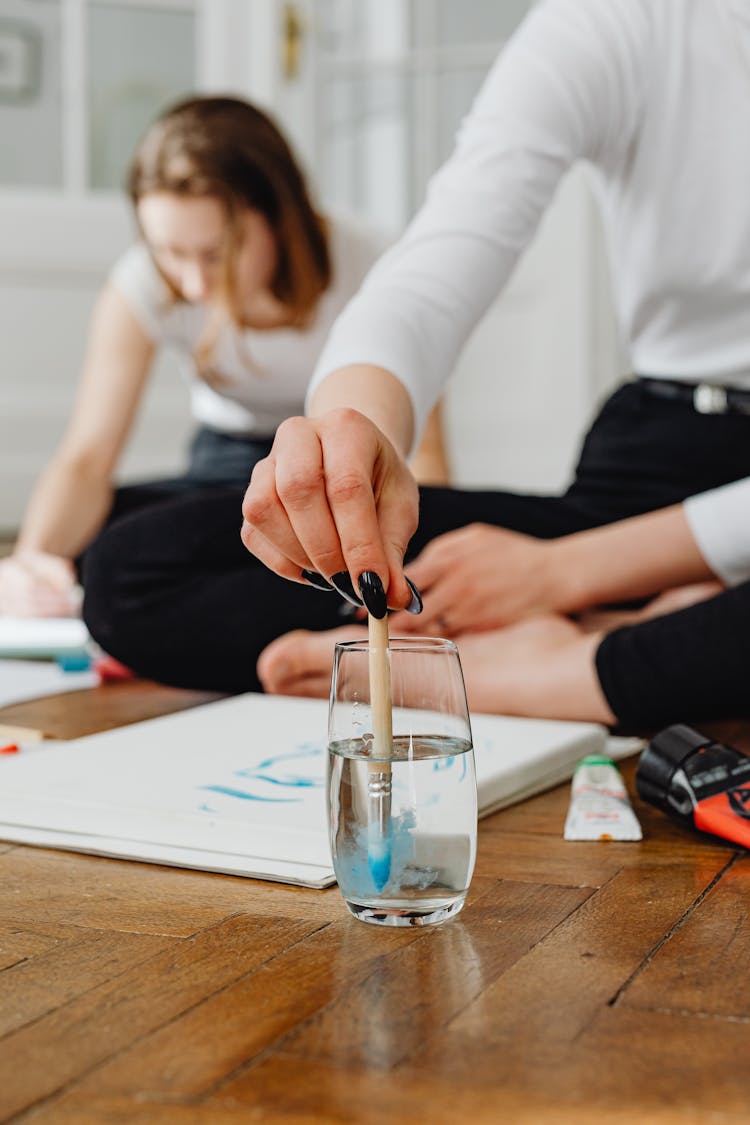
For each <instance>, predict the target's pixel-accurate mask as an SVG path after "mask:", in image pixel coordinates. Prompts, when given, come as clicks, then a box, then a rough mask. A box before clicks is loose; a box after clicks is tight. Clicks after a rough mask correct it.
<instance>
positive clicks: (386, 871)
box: [367, 833, 391, 894]
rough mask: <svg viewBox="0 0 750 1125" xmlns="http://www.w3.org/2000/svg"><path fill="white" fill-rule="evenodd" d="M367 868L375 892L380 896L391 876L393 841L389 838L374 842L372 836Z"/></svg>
mask: <svg viewBox="0 0 750 1125" xmlns="http://www.w3.org/2000/svg"><path fill="white" fill-rule="evenodd" d="M389 835H390V833H389ZM367 866H368V868H369V870H370V875H371V877H372V881H373V883H374V884H375V890H376V891H377V892H378V894H380V892H381V891H382V889H383V887H384V886H385V885H386V883H387V882H388V879H389V878H390V874H391V841H390V839H389V836H383V837H382V838H380V839H375V840H373V839H372V834H370V839H369V840H368V844H367Z"/></svg>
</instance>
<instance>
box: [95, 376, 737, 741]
mask: <svg viewBox="0 0 750 1125" xmlns="http://www.w3.org/2000/svg"><path fill="white" fill-rule="evenodd" d="M219 444H221V443H219ZM217 456H219V454H218V453H217ZM243 465H244V462H243ZM744 476H750V417H745V416H739V415H720V416H718V415H699V414H697V413H695V411H694V410H693V409H692V408H691V407H690V406H688V405H686V404H683V403H680V402H674V401H668V400H663V399H658V398H655V397H653V396H652V395H649V394H648V392H647V391H646V389H645V388H644V387H643V385H642V384H640V383H638V382H634V383H627V384H625V385H624V386H622V387H621V388H619V390H617V391H616V392H615V393H614V394H613V395H612V396H611V397H610V398H609V399H608V400H607V402H606V403H605V404H604V407H603V409H602V410H601V412H600V414H599V415H598V417H597V418H596V420H595V421H594V423H593V425H592V427H591V429H590V430H589V432H588V434H587V435H586V438H585V440H584V443H583V447H582V450H581V454H580V458H579V462H578V466H577V469H576V473H575V479H574V480H573V482H572V484H571V485H570V487H569V488H568V490H567V491H566V492H565V493H564V494H563V495H562V496H536V495H520V494H515V493H509V492H501V491H475V490H471V491H470V490H460V489H446V488H423V489H422V490H421V504H420V522H419V528H418V530H417V533H416V534H415V536H414V538H413V540H412V542H411V544H410V547H409V552H408V554H407V558H408V557H413V556H414V555H415V554H417V553H418V552H419V551H420V550H421V549H422V547H423V546H424V545H425V544H426V543H427V542H429V541H430V540H431V539H433V538H435V537H436V536H437V535H440V534H442V533H444V532H446V531H451V530H454V529H456V528H459V527H463V526H465V525H466V524H469V523H473V522H482V523H488V524H493V525H495V526H501V527H507V528H510V529H512V530H517V531H522V532H526V533H527V534H531V535H535V536H538V537H540V538H554V537H557V536H560V535H567V534H570V533H572V532H576V531H581V530H583V529H585V528H590V527H595V526H599V525H602V524H606V523H610V522H613V521H615V520H619V519H623V518H626V517H628V516H632V515H637V514H640V513H643V512H647V511H652V510H655V509H658V508H663V507H667V506H669V505H671V504H674V503H678V502H680V501H682V500H684V499H685V498H686V497H687V496H690V495H693V494H695V493H697V492H701V491H704V490H706V489H708V488H713V487H715V486H717V485H720V484H724V483H727V482H729V481H731V480H736V479H739V478H740V477H744ZM248 477H249V468H248V471H247V472H246V473H244V472H243V475H242V477H241V479H229V478H227V479H220V480H207V479H205V478H204V477H201V476H200V474H198V475H197V476H196V475H195V474H193V475H192V476H191V475H190V474H189V478H188V479H186V480H181V481H178V482H174V481H171V482H161V483H159V482H157V483H155V484H150V485H143V486H133V487H131V488H125V489H121V490H120V491H119V492H118V494H117V497H116V500H115V505H114V507H113V511H112V515H111V518H110V521H109V523H108V525H107V527H106V528H105V530H104V531H103V532H102V533H101V535H100V536H99V537H98V539H97V540H96V541H95V542H94V543H93V544H92V546H91V547H90V548H89V550H88V551H87V552H86V554H85V556H84V559H83V561H82V576H83V582H84V589H85V599H84V617H85V620H86V623H87V625H88V627H89V630H90V631H91V634H92V636H93V637H94V638H95V639H96V640H97V641H98V642H99V643H100V644H101V646H102V647H103V648H104V649H105V651H107V652H109V653H110V654H111V655H113V656H115V657H117V658H118V659H119V660H121V661H122V662H123V663H125V664H127V665H128V666H129V667H131V668H133V669H134V670H135V671H136V672H138V673H139V674H141V675H143V676H147V677H150V678H153V679H157V680H161V681H162V682H164V683H169V684H174V685H177V686H182V687H193V688H204V689H212V690H220V691H229V692H236V691H249V690H258V689H259V687H260V685H259V682H258V679H257V675H256V671H255V665H256V661H257V658H258V656H259V654H260V653H261V651H262V650H263V648H265V646H266V645H267V644H268V643H269V642H270V641H271V640H273V639H274V638H275V637H277V636H279V635H281V634H282V633H285V632H287V631H289V630H290V629H293V628H299V627H303V628H308V629H316V630H318V629H328V628H331V627H333V626H335V625H337V624H340V623H341V616H340V606H341V603H340V601H339V599H338V597H337V596H336V595H335V594H333V593H330V594H329V593H322V592H320V591H317V590H312V589H309V588H307V587H304V586H301V585H299V584H296V583H290V582H287V581H285V580H284V579H281V578H279V577H278V576H277V575H275V574H273V573H271V572H270V571H268V570H267V569H266V568H265V567H263V566H262V565H261V564H260V563H259V562H258V561H257V560H256V559H254V558H253V557H252V556H251V555H249V554H248V552H247V551H246V550H245V549H244V547H243V546H242V543H241V541H240V538H239V530H240V525H241V518H242V517H241V512H240V505H241V501H242V496H243V493H244V489H245V487H246V484H247V479H248ZM748 650H750V583H748V584H747V585H743V586H740V587H738V588H735V589H733V590H729V591H726V592H725V593H722V594H720V595H719V596H717V597H715V598H712V599H710V600H709V601H707V602H705V603H703V604H702V605H699V606H695V607H691V608H689V609H685V610H682V611H680V612H679V613H676V614H670V615H668V616H666V617H664V618H661V619H658V620H656V621H652V622H646V623H644V624H642V625H637V626H632V627H627V628H625V629H618V630H616V631H615V632H613V633H611V634H610V635H608V636H607V637H606V638H605V640H604V641H603V643H602V645H601V646H600V648H599V651H598V653H597V668H598V672H599V677H600V680H601V683H602V686H603V689H604V692H605V694H606V696H607V699H608V701H609V703H610V706H611V707H612V710H613V711H614V713H615V714H616V715H617V717H618V719H619V721H620V723H621V725H622V726H624V727H628V728H634V729H635V728H645V727H651V726H655V725H659V724H661V723H665V722H671V721H677V720H699V719H706V718H711V717H714V716H720V715H723V716H733V717H734V716H738V715H743V714H748V713H750V692H748V691H747V689H746V686H745V671H744V669H745V667H747V666H748V664H747V660H746V659H743V657H748V656H750V651H748Z"/></svg>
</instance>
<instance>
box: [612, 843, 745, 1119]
mask: <svg viewBox="0 0 750 1125" xmlns="http://www.w3.org/2000/svg"><path fill="white" fill-rule="evenodd" d="M749 913H750V857H748V856H747V855H746V854H745V858H744V859H740V860H738V861H737V862H736V863H735V864H734V865H733V866H732V868H731V869H730V870H729V871H727V873H726V874H725V875H724V876H723V877H722V879H721V880H720V881H719V882H718V883H717V885H716V886H715V887H713V888H712V889H711V891H710V892H709V894H708V895H707V896H706V898H705V899H703V901H702V902H701V903H700V904H699V905H698V906H697V907H696V909H695V910H694V911H693V912H692V913H691V914H690V915H689V916H688V917H687V918H686V919H685V920H684V923H683V924H682V925H681V926H680V927H679V929H677V930H676V931H675V932H673V933H671V934H670V935H669V936H668V940H666V941H665V942H664V944H663V945H662V946H661V947H660V948H659V949H658V950H657V951H656V953H655V955H654V957H653V958H652V959H651V960H650V961H649V962H648V964H646V965H645V966H644V968H643V971H642V972H640V973H639V974H638V975H637V976H636V977H635V978H634V979H633V980H632V981H631V982H629V983H628V984H627V986H626V988H625V989H624V991H623V993H622V994H621V995H620V996H619V997H618V1004H620V1005H625V1006H628V1007H635V1008H640V1009H647V1010H651V1009H655V1010H658V1011H663V1012H676V1013H679V1014H682V1015H689V1014H692V1015H695V1016H723V1017H728V1018H731V1019H733V1020H743V1021H745V1023H746V1028H745V1031H746V1035H747V1046H748V1049H750V992H749V991H748V989H747V988H746V987H745V982H744V969H745V967H746V966H747V965H748V963H750V926H748V914H749ZM703 1026H704V1027H705V1026H706V1025H705V1024H704V1025H703ZM710 1026H711V1027H712V1028H713V1027H714V1026H715V1025H714V1023H713V1022H711V1023H710ZM748 1109H749V1110H750V1095H749V1096H748Z"/></svg>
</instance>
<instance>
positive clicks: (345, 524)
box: [322, 422, 390, 591]
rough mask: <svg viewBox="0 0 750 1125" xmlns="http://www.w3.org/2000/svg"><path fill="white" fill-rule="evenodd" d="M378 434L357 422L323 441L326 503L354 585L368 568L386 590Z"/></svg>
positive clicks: (341, 428) (387, 578) (387, 564)
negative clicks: (376, 484)
mask: <svg viewBox="0 0 750 1125" xmlns="http://www.w3.org/2000/svg"><path fill="white" fill-rule="evenodd" d="M376 433H377V431H375V430H373V429H372V428H371V427H365V426H359V425H357V424H356V422H355V424H353V425H351V426H342V427H340V428H338V429H337V431H336V440H331V441H328V442H326V441H323V443H322V449H323V470H324V474H325V486H326V495H327V497H328V506H329V508H330V512H331V516H332V518H333V521H334V524H335V526H336V532H337V534H338V538H339V542H340V544H341V553H342V556H343V560H344V563H345V564H346V569H347V570H348V571H349V574H350V576H351V579H352V582H353V583H354V588H355V590H356V589H357V583H358V582H359V577H360V575H361V574H362V573H363V572H364V571H374V572H375V573H376V574H378V575H379V576H380V579H381V581H382V583H383V588H384V589H385V590H386V591H387V590H388V585H389V574H390V567H389V560H388V557H387V553H386V550H385V547H384V544H383V538H382V534H381V528H380V523H379V521H378V512H377V506H376V502H375V493H374V487H373V476H374V467H375V461H376V458H377V455H378V452H379V447H378V442H377V438H376Z"/></svg>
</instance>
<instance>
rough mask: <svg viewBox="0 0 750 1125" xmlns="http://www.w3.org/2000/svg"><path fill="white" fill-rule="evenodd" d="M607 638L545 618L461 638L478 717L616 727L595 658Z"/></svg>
mask: <svg viewBox="0 0 750 1125" xmlns="http://www.w3.org/2000/svg"><path fill="white" fill-rule="evenodd" d="M601 637H602V634H600V633H584V632H583V630H582V629H581V628H580V627H579V626H578V625H577V624H576V623H575V622H573V621H570V620H569V619H568V618H567V617H562V616H557V615H540V616H538V617H531V618H527V619H526V620H525V621H520V622H518V623H517V624H515V625H509V626H507V627H506V628H505V629H497V630H495V631H493V632H487V633H463V634H462V635H461V636H460V637H458V638H456V643H457V644H458V651H459V653H460V656H461V664H462V666H463V670H464V678H465V680H466V691H467V695H468V697H469V706H470V708H472V709H473V710H475V711H487V712H490V713H492V712H494V713H497V714H501V715H526V716H529V717H532V718H539V719H576V720H580V721H587V722H597V723H606V724H612V723H614V721H615V717H614V715H613V714H612V711H611V710H610V707H609V705H608V703H607V701H606V699H605V697H604V694H603V692H602V690H601V687H600V685H599V679H598V676H597V674H596V668H595V664H594V654H595V652H596V649H597V648H598V647H599V642H600V641H601Z"/></svg>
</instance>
